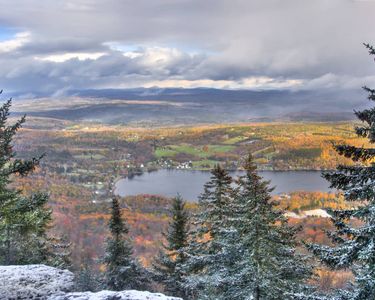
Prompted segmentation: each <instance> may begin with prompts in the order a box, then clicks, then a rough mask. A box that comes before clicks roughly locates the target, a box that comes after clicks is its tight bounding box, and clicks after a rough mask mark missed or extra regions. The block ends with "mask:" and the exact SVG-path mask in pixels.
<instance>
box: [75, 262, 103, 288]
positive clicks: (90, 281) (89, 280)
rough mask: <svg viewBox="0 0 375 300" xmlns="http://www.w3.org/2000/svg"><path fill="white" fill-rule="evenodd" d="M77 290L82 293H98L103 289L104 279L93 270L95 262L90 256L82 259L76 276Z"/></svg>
mask: <svg viewBox="0 0 375 300" xmlns="http://www.w3.org/2000/svg"><path fill="white" fill-rule="evenodd" d="M75 282H76V286H75V287H76V289H77V290H78V291H81V292H86V291H90V292H97V291H99V290H100V289H101V287H102V278H101V277H100V276H99V274H98V273H96V272H95V270H94V269H93V260H92V258H91V257H90V256H85V257H84V258H83V259H82V264H81V266H80V268H79V270H78V272H77V273H76V276H75Z"/></svg>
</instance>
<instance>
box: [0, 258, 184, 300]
mask: <svg viewBox="0 0 375 300" xmlns="http://www.w3.org/2000/svg"><path fill="white" fill-rule="evenodd" d="M73 289H74V275H73V273H72V272H70V271H67V270H60V269H56V268H52V267H47V266H45V265H24V266H0V299H1V300H16V299H17V300H18V299H19V300H26V299H34V300H36V299H38V300H182V299H181V298H175V297H169V296H165V295H163V294H158V293H150V292H141V291H135V290H130V291H122V292H112V291H100V292H98V293H91V292H83V293H73V292H72V291H73Z"/></svg>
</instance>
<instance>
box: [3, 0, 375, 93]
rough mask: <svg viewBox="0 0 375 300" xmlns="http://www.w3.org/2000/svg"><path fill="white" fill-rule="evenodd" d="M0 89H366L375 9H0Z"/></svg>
mask: <svg viewBox="0 0 375 300" xmlns="http://www.w3.org/2000/svg"><path fill="white" fill-rule="evenodd" d="M0 4H1V7H2V10H1V12H0V26H1V27H0V64H1V66H2V67H1V68H0V82H1V87H2V88H4V89H7V90H9V91H12V92H13V91H14V92H24V93H32V92H43V93H50V94H61V93H63V91H65V90H69V89H88V88H98V89H100V88H133V87H152V86H159V87H188V88H190V87H215V88H229V89H322V88H357V87H360V86H362V85H364V84H368V85H371V84H375V75H374V74H375V72H374V66H373V64H372V63H371V60H370V59H369V57H368V56H367V54H366V50H365V49H364V47H363V45H362V43H363V42H369V43H373V44H375V33H374V31H373V28H375V19H374V18H373V12H374V11H375V2H374V1H370V0H367V1H359V0H330V1H326V0H315V1H301V0H283V1H280V0H269V1H264V0H251V1H241V0H237V1H236V0H234V1H224V0H206V1H191V0H190V1H187V0H179V1H173V0H155V1H143V0H139V1H127V0H124V1H117V0H107V1H99V0H74V1H73V0H65V1H63V0H56V1H47V0H38V1H36V0H34V1H28V0H12V1H10V0H6V1H5V0H0Z"/></svg>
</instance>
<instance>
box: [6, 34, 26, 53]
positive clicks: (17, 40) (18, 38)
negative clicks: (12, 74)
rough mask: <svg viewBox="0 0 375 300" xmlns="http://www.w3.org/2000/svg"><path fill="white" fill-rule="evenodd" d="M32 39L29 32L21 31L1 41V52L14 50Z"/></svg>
mask: <svg viewBox="0 0 375 300" xmlns="http://www.w3.org/2000/svg"><path fill="white" fill-rule="evenodd" d="M28 41H30V33H29V32H19V33H17V34H16V35H15V36H14V38H12V39H9V40H5V41H1V42H0V53H4V52H10V51H14V50H16V49H18V48H20V47H21V46H22V45H24V44H26V43H27V42H28Z"/></svg>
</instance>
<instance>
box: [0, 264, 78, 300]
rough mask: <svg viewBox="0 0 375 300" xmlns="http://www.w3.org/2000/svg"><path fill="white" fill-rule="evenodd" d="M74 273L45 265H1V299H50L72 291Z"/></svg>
mask: <svg viewBox="0 0 375 300" xmlns="http://www.w3.org/2000/svg"><path fill="white" fill-rule="evenodd" d="M73 279H74V275H73V273H72V272H70V271H67V270H60V269H56V268H52V267H47V266H45V265H25V266H0V299H4V300H5V299H48V297H49V296H51V295H53V294H56V293H62V292H70V291H72V289H73V285H74V284H73Z"/></svg>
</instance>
